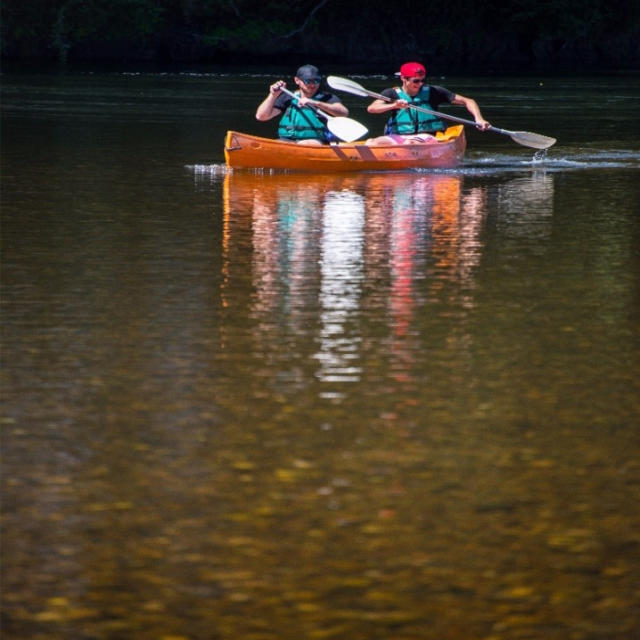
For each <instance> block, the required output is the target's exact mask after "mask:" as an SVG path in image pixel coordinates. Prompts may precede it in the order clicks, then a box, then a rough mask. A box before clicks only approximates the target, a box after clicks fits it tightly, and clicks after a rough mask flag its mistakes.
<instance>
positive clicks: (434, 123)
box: [384, 86, 447, 134]
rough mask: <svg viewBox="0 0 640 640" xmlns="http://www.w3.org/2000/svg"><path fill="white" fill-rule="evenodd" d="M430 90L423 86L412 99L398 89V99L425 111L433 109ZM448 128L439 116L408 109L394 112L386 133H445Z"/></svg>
mask: <svg viewBox="0 0 640 640" xmlns="http://www.w3.org/2000/svg"><path fill="white" fill-rule="evenodd" d="M430 90H431V88H430V87H428V86H427V87H424V86H423V87H422V88H421V89H420V91H419V92H418V93H417V95H415V96H414V97H413V98H412V97H411V96H410V95H409V94H407V93H405V92H404V91H403V90H402V89H400V88H399V87H396V93H397V94H398V99H400V100H406V101H407V102H408V103H409V104H414V105H416V107H424V108H425V109H433V107H432V106H431V104H430V103H429V93H430ZM446 128H447V127H446V125H445V123H444V122H442V120H440V118H438V117H437V116H434V115H432V114H431V113H424V112H423V111H416V110H415V109H411V108H410V107H407V108H406V109H396V110H395V111H394V112H393V115H392V116H391V117H390V118H389V120H388V122H387V125H386V127H385V130H384V132H385V134H389V133H400V134H411V133H435V132H436V131H444V130H445V129H446Z"/></svg>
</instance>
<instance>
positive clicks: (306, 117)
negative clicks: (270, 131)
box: [278, 91, 328, 141]
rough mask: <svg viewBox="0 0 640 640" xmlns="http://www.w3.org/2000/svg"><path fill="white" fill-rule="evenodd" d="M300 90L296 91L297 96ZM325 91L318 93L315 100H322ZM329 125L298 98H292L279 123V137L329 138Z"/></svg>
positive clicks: (302, 138)
mask: <svg viewBox="0 0 640 640" xmlns="http://www.w3.org/2000/svg"><path fill="white" fill-rule="evenodd" d="M299 95H300V92H299V91H296V96H299ZM323 97H325V94H324V93H316V94H315V95H314V96H313V99H314V100H318V101H321V100H322V98H323ZM327 133H328V132H327V127H326V124H325V122H323V121H322V120H321V119H320V117H319V116H317V115H316V114H315V112H314V111H313V110H312V109H310V108H309V107H301V106H300V105H299V104H298V101H297V100H291V102H290V103H289V106H288V107H287V109H286V110H285V112H284V114H283V115H282V118H280V123H279V124H278V137H279V138H287V139H289V140H309V139H312V138H315V139H318V140H323V141H326V140H327Z"/></svg>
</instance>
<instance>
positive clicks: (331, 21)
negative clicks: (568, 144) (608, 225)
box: [1, 0, 640, 66]
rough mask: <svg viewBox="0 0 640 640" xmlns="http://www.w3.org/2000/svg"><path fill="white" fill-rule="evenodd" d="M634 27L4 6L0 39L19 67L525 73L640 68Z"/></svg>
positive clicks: (234, 1) (639, 8) (334, 8)
mask: <svg viewBox="0 0 640 640" xmlns="http://www.w3.org/2000/svg"><path fill="white" fill-rule="evenodd" d="M639 22H640V2H628V0H538V2H531V1H530V0H507V2H506V3H504V2H500V1H499V0H487V1H486V2H484V3H479V2H476V1H475V0H431V2H429V3H428V4H427V5H425V3H424V2H422V1H418V0H395V1H394V2H393V3H390V2H389V1H388V0H370V1H369V2H367V3H366V7H364V8H363V3H352V2H343V1H341V0H288V1H286V2H285V1H283V0H30V1H29V2H24V0H4V2H3V5H2V24H1V29H2V54H3V56H4V57H13V58H29V57H31V58H34V57H35V58H41V59H42V58H47V57H55V56H58V57H60V58H62V59H66V58H67V57H69V58H70V59H73V58H74V56H76V55H78V56H82V57H83V58H89V59H90V58H91V57H92V55H94V56H97V55H98V53H97V52H98V51H100V50H101V49H104V48H105V47H106V48H109V47H110V49H109V50H110V51H112V54H113V56H114V57H118V55H122V52H123V51H125V50H126V51H128V55H129V56H130V55H131V52H132V51H133V52H134V53H133V55H134V58H135V51H139V52H142V50H143V49H145V55H146V56H147V57H148V56H151V57H153V56H154V55H155V56H158V55H160V52H162V51H165V52H167V51H169V52H171V51H174V50H180V51H182V52H183V53H182V54H181V55H186V56H187V57H189V56H191V57H192V58H194V59H215V57H216V56H217V55H219V54H222V53H224V52H228V51H234V52H241V53H244V54H247V55H250V54H254V55H256V56H260V55H264V54H265V53H271V54H273V55H277V54H278V53H282V52H295V53H298V54H299V55H301V56H302V55H304V56H308V55H313V56H315V57H316V59H319V58H322V57H328V56H330V57H332V58H341V59H343V60H344V61H347V60H361V61H367V62H370V63H373V62H376V61H380V62H382V63H387V64H390V65H391V64H392V65H393V66H395V64H397V63H398V62H399V61H400V60H402V59H403V58H405V57H407V56H412V57H413V56H415V57H421V58H422V59H424V61H425V62H427V63H429V64H431V63H433V61H434V60H435V59H437V60H443V61H444V63H445V64H446V63H454V64H482V62H483V60H488V59H493V60H494V61H495V62H497V63H508V62H509V61H510V58H511V57H512V54H513V52H514V51H517V52H518V55H519V56H520V59H521V60H522V62H523V64H524V63H526V61H527V60H532V59H534V58H535V57H536V56H538V57H539V56H541V55H542V56H547V57H548V58H549V60H548V61H549V62H550V63H552V62H553V60H552V58H553V55H554V54H555V52H557V51H558V50H559V49H560V48H562V50H563V51H564V52H565V53H566V52H567V51H571V46H573V45H574V44H575V43H578V42H580V43H582V44H581V45H580V46H582V47H583V48H584V47H587V48H590V50H591V51H592V52H607V51H610V52H611V54H612V55H613V48H615V47H618V48H619V47H620V46H621V45H622V46H626V49H625V50H626V51H628V52H630V54H631V58H633V57H634V55H635V60H636V61H638V58H639V57H640V51H639V50H638V45H637V41H638V38H639V36H640V27H639V26H638V25H639ZM614 42H615V44H614ZM541 43H546V44H542V45H541ZM625 43H626V45H625ZM634 43H636V44H634ZM534 51H535V52H537V53H534ZM184 52H186V53H184ZM576 52H577V53H576V64H580V62H581V61H580V59H579V52H578V51H577V49H576ZM169 55H172V54H171V53H170V54H169ZM594 55H595V53H594ZM598 55H600V54H598ZM626 57H627V58H628V57H629V56H628V55H627V56H626Z"/></svg>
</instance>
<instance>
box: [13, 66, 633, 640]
mask: <svg viewBox="0 0 640 640" xmlns="http://www.w3.org/2000/svg"><path fill="white" fill-rule="evenodd" d="M273 79H275V77H274V76H273V75H271V74H268V73H262V74H247V75H246V76H240V77H237V76H231V75H228V74H220V73H193V74H75V75H74V74H62V75H51V76H32V75H22V76H20V75H16V76H11V75H10V76H5V77H4V78H3V100H2V109H3V112H2V114H3V121H2V125H3V148H2V152H3V158H2V245H3V246H2V269H3V271H2V283H3V293H2V303H3V362H2V375H3V399H4V402H3V410H2V434H3V436H2V445H3V474H2V476H3V477H2V480H3V496H4V498H3V509H2V511H3V516H2V528H3V531H2V556H3V557H2V561H3V567H4V568H3V576H2V580H3V585H2V594H3V595H2V599H3V623H2V624H3V636H6V637H7V638H20V639H23V638H47V639H50V638H60V639H65V640H67V639H69V638H92V639H93V638H100V639H103V638H104V639H109V640H111V639H114V638H115V639H120V638H121V639H123V640H124V639H129V638H141V639H146V638H149V639H152V638H153V639H159V638H165V639H169V638H171V639H173V640H175V639H178V638H188V639H213V638H219V639H224V640H227V639H234V640H235V639H237V638H247V639H254V640H268V639H278V640H280V639H285V638H291V639H292V640H293V639H295V640H298V639H299V638H340V639H342V638H349V639H350V640H353V639H359V638H362V639H363V640H372V639H375V638H380V639H381V640H382V639H385V640H386V639H388V638H394V639H398V640H399V639H407V640H415V639H417V638H425V639H431V638H433V639H436V638H437V639H438V640H441V639H446V638H451V639H460V638H464V639H465V640H469V639H474V638H477V639H485V640H486V639H489V638H491V639H492V640H497V639H505V640H507V639H508V640H513V639H515V638H531V639H537V638H543V637H544V638H557V639H558V640H566V639H567V638H572V639H586V640H596V639H597V640H605V639H606V640H611V639H620V640H622V639H623V638H624V639H625V640H626V639H628V638H631V637H635V636H636V635H637V634H638V633H639V632H640V630H639V626H638V619H639V618H640V592H639V591H638V571H639V569H640V535H639V534H638V531H640V516H639V514H638V509H637V506H636V504H637V493H638V483H639V481H640V464H639V463H638V459H639V453H640V447H639V443H638V416H639V413H640V411H639V410H640V406H639V405H640V402H639V400H638V398H639V397H640V396H639V393H638V392H639V388H638V387H639V385H638V377H639V376H638V374H639V373H640V371H639V361H638V355H639V350H638V326H639V325H638V321H639V319H640V317H639V316H640V314H639V309H640V304H639V297H638V291H639V286H638V282H639V275H640V264H639V261H638V249H637V247H638V242H639V241H640V219H639V218H638V210H639V204H640V198H639V196H640V188H639V187H638V177H639V175H640V174H639V172H638V169H639V168H640V145H639V143H638V140H639V139H640V138H639V136H638V129H637V127H638V122H640V113H639V108H638V104H640V102H639V101H638V98H640V96H639V95H638V93H639V92H638V89H637V83H636V84H635V85H634V84H633V83H632V82H630V81H629V78H627V77H621V78H616V77H612V78H607V79H603V78H584V79H555V78H446V79H440V80H439V81H440V82H441V83H442V84H445V86H448V87H450V88H452V89H455V90H457V91H458V92H459V93H463V94H464V95H470V96H473V97H475V98H476V99H478V101H479V102H480V103H481V105H482V107H483V111H484V113H485V115H486V117H487V118H488V119H490V120H491V121H492V122H493V123H494V124H496V125H497V126H501V127H505V128H508V129H514V130H529V131H534V132H539V133H542V134H545V135H552V136H555V137H557V138H558V144H557V145H556V146H555V147H553V148H552V149H551V150H550V151H549V152H548V154H547V155H546V157H542V158H540V157H535V156H534V154H533V151H532V150H530V149H526V148H523V147H520V146H518V145H516V144H515V143H513V142H512V141H511V140H510V139H509V138H508V137H506V136H498V135H490V134H480V133H479V132H475V131H470V132H469V134H468V138H469V150H468V154H467V159H466V161H465V163H464V164H463V165H462V166H461V167H460V168H458V169H456V170H449V171H436V172H424V171H416V172H401V173H391V174H384V173H372V174H361V175H344V176H341V175H337V176H335V175H334V176H331V175H296V174H274V173H268V172H236V173H230V172H228V171H226V169H225V167H224V166H223V164H222V163H223V158H222V141H223V137H224V132H225V131H226V129H238V130H242V131H247V132H250V133H257V134H261V135H273V133H274V131H275V123H257V122H255V121H254V120H252V117H253V112H254V110H255V106H256V104H257V103H258V102H259V101H260V100H261V99H262V98H263V95H264V94H266V89H267V86H268V84H269V82H270V81H272V80H273ZM358 82H361V83H362V84H364V85H365V86H367V87H370V88H371V89H372V90H376V91H377V90H380V89H381V88H383V87H384V86H386V84H388V80H386V79H384V78H380V77H374V76H371V77H360V78H358ZM603 85H604V90H602V87H603ZM594 87H599V88H598V90H597V91H596V90H595V89H594ZM634 87H636V88H634ZM358 100H359V99H357V98H355V97H351V96H350V97H345V102H346V103H347V105H348V106H349V108H350V110H351V116H352V117H354V118H356V119H359V120H361V121H363V122H365V123H366V124H367V126H369V128H370V129H371V130H372V131H375V128H376V127H377V126H381V124H380V122H379V121H378V120H368V118H370V116H368V115H367V114H366V112H365V110H364V109H365V106H366V102H364V103H363V102H362V101H358ZM577 105H579V108H578V107H577ZM463 115H464V114H463Z"/></svg>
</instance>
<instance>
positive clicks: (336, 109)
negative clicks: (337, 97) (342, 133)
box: [298, 96, 349, 116]
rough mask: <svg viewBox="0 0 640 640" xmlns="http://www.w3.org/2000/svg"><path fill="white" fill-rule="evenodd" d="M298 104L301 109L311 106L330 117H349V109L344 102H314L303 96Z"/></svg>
mask: <svg viewBox="0 0 640 640" xmlns="http://www.w3.org/2000/svg"><path fill="white" fill-rule="evenodd" d="M298 103H299V104H300V106H301V107H304V106H310V107H315V108H316V109H320V110H321V111H324V112H325V113H327V114H328V115H330V116H348V115H349V109H347V107H345V106H344V105H343V104H342V102H322V100H313V98H305V97H304V96H301V97H300V98H298Z"/></svg>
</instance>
